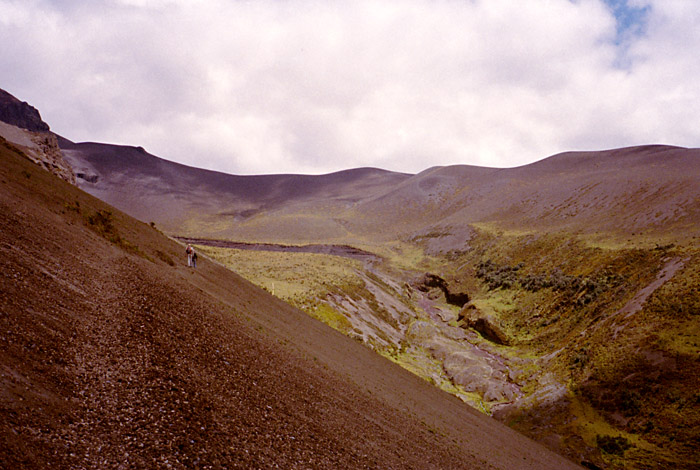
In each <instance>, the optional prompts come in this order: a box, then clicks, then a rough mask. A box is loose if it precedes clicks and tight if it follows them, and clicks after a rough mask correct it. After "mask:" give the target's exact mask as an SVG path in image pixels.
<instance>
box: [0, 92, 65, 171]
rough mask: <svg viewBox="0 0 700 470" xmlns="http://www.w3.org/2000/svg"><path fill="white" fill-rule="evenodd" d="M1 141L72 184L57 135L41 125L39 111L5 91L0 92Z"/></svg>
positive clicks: (44, 124)
mask: <svg viewBox="0 0 700 470" xmlns="http://www.w3.org/2000/svg"><path fill="white" fill-rule="evenodd" d="M0 138H2V139H3V140H5V141H7V142H9V143H10V144H11V145H13V146H14V147H16V148H17V149H18V150H20V151H21V153H22V154H23V155H24V156H26V157H27V158H28V159H29V160H31V161H33V162H34V163H36V164H37V165H39V166H41V167H43V168H44V169H46V170H47V171H49V172H51V173H53V174H54V175H56V176H58V177H59V178H63V179H64V180H66V181H68V182H70V183H72V184H75V175H74V174H73V169H72V167H71V166H70V164H68V162H66V160H65V159H64V158H63V153H62V152H61V149H60V148H59V146H58V139H57V137H56V135H55V134H53V133H52V132H50V130H49V125H48V124H46V123H45V122H44V121H42V119H41V116H40V115H39V111H37V110H36V109H35V108H34V107H32V106H30V105H29V104H27V103H26V102H23V101H19V100H18V99H17V98H15V97H14V96H12V95H10V94H9V93H7V92H6V91H4V90H0Z"/></svg>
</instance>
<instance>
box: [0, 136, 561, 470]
mask: <svg viewBox="0 0 700 470" xmlns="http://www.w3.org/2000/svg"><path fill="white" fill-rule="evenodd" d="M0 156H1V158H2V162H3V164H2V165H0V206H1V207H2V210H1V211H0V228H1V229H0V237H2V240H1V243H0V250H1V251H2V253H1V256H0V263H2V269H1V270H0V272H1V273H2V274H1V277H0V285H1V288H2V292H3V296H2V310H1V311H2V315H1V316H0V325H1V327H2V329H1V331H2V336H3V341H2V349H1V351H0V352H1V356H0V360H1V363H0V367H1V369H2V375H0V413H1V414H2V420H0V423H1V424H0V440H1V442H2V445H0V449H2V450H1V451H0V466H1V467H3V468H47V467H49V466H51V467H55V468H124V467H135V468H192V467H202V468H207V467H209V468H274V467H277V466H279V467H280V468H397V469H398V468H504V469H506V468H507V469H514V468H532V469H541V468H553V469H561V468H568V467H572V468H573V465H572V464H570V463H569V462H567V461H566V460H564V459H563V458H561V457H559V456H557V455H556V454H553V453H551V452H549V451H547V450H545V449H544V448H542V447H540V446H539V445H537V444H535V443H533V442H532V441H529V440H528V439H526V438H524V437H522V436H520V435H519V434H517V433H515V432H514V431H511V430H509V429H508V428H506V427H504V426H502V425H501V424H499V423H497V422H495V421H493V420H491V419H490V418H487V417H485V416H482V415H480V414H478V413H476V412H474V411H473V410H471V408H469V407H467V406H466V405H464V404H463V403H461V402H460V401H459V400H457V399H455V398H453V397H450V396H449V395H447V394H444V393H442V392H440V391H438V390H437V389H435V388H433V387H431V386H430V385H429V384H427V383H426V382H424V381H422V380H420V379H418V378H417V377H415V376H413V375H411V374H408V373H407V372H405V371H403V370H402V369H400V368H398V367H396V366H394V365H392V364H391V363H389V362H388V361H386V360H384V359H383V358H381V357H379V356H377V355H375V354H374V353H372V352H371V351H369V350H367V349H366V348H364V347H363V346H362V345H361V344H359V343H357V342H355V341H353V340H350V339H348V338H346V337H344V336H342V335H339V334H337V333H336V332H334V331H333V330H331V329H330V328H328V327H326V326H324V325H322V324H320V323H319V322H316V321H315V320H312V319H310V318H309V317H307V316H306V315H304V314H303V313H301V312H299V311H298V310H296V309H294V308H291V307H289V306H288V305H287V304H285V303H283V302H281V301H279V300H277V299H275V298H273V297H271V296H269V295H268V294H266V293H265V292H264V291H262V290H260V289H257V288H255V287H253V286H252V285H251V284H249V283H247V282H246V281H244V280H242V279H241V278H240V277H238V276H237V275H235V274H233V273H232V272H231V271H228V270H226V269H224V268H222V267H221V266H220V265H217V264H215V263H213V262H211V261H208V260H207V259H204V258H202V259H201V260H200V264H199V266H198V267H197V269H196V270H195V269H190V268H187V267H186V266H184V264H183V260H182V256H181V255H182V247H181V246H180V245H178V244H177V243H175V242H173V241H171V240H169V239H167V238H166V237H164V236H163V235H162V234H161V233H160V232H159V231H157V230H156V229H154V228H152V227H150V226H148V225H146V224H143V223H140V222H137V221H135V220H134V219H132V218H130V217H128V216H126V215H125V214H123V213H121V212H119V211H117V210H115V209H112V208H110V207H109V206H108V205H106V204H104V203H102V202H100V201H98V200H96V199H94V198H93V197H91V196H88V195H87V194H85V193H83V192H82V191H80V190H78V189H77V188H75V187H74V186H71V185H69V184H68V183H66V182H64V181H62V180H59V179H58V178H56V177H54V176H53V175H50V174H49V173H48V172H46V171H44V170H43V169H41V168H39V167H38V166H36V165H34V164H32V163H31V162H30V161H29V160H26V159H25V158H23V157H22V156H21V155H20V154H19V152H18V151H16V150H14V147H13V146H12V145H9V144H7V143H3V144H2V146H0Z"/></svg>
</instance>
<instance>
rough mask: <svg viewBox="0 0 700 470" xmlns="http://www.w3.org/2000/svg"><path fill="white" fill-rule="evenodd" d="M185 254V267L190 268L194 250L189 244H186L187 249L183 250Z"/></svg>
mask: <svg viewBox="0 0 700 470" xmlns="http://www.w3.org/2000/svg"><path fill="white" fill-rule="evenodd" d="M185 253H187V266H189V267H191V266H192V257H193V256H194V248H192V245H190V244H189V243H188V244H187V248H185Z"/></svg>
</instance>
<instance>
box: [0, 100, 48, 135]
mask: <svg viewBox="0 0 700 470" xmlns="http://www.w3.org/2000/svg"><path fill="white" fill-rule="evenodd" d="M0 121H2V122H6V123H8V124H12V125H13V126H16V127H20V128H22V129H26V130H28V131H33V132H48V131H49V125H48V124H46V123H45V122H44V121H43V120H42V119H41V115H40V114H39V111H37V109H36V108H35V107H33V106H31V105H30V104H29V103H27V102H26V101H20V100H18V99H17V98H15V97H14V96H12V95H11V94H9V93H8V92H6V91H5V90H0Z"/></svg>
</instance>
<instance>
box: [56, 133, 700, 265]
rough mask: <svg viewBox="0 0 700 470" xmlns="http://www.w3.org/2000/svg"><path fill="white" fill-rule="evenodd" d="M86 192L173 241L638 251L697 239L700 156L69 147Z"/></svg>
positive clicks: (677, 152)
mask: <svg viewBox="0 0 700 470" xmlns="http://www.w3.org/2000/svg"><path fill="white" fill-rule="evenodd" d="M59 143H60V145H61V148H62V151H63V153H64V156H65V158H66V159H67V160H68V161H69V162H70V163H71V165H72V166H73V168H74V169H75V171H76V173H77V176H78V178H77V181H78V185H79V187H81V188H82V189H84V190H85V191H87V192H89V193H90V194H93V195H95V196H97V197H99V198H100V199H102V200H105V201H107V202H109V203H110V204H113V205H114V206H115V207H117V208H120V209H122V210H124V211H126V212H127V213H129V214H131V215H133V216H135V217H137V218H139V219H140V220H143V221H146V222H151V221H153V222H155V223H156V224H157V225H158V226H159V227H161V228H163V229H164V230H165V231H166V232H169V233H177V234H179V235H187V236H193V237H207V238H223V239H232V240H237V241H253V242H282V243H313V242H321V243H350V244H355V245H361V244H363V243H369V244H376V243H386V242H387V241H392V240H399V239H400V240H407V241H411V240H416V239H418V238H422V239H425V238H432V239H433V242H434V245H435V248H436V249H437V251H444V252H447V251H449V250H460V249H462V248H464V246H465V244H467V243H468V240H469V239H470V237H471V236H472V234H473V228H475V227H479V226H481V227H484V226H486V227H487V228H499V229H502V230H516V231H519V232H522V231H529V232H531V233H536V232H539V233H542V232H558V231H564V232H567V233H570V234H585V235H594V236H596V235H600V236H603V237H607V238H610V237H612V238H616V239H618V240H619V241H626V240H627V239H628V238H629V236H630V235H634V236H637V237H639V236H648V237H652V238H653V239H654V240H656V241H662V239H664V238H666V239H670V238H672V239H673V240H674V241H677V240H678V239H679V238H691V237H692V236H694V235H695V227H696V224H697V222H698V220H700V206H699V205H698V203H697V187H698V184H700V181H699V180H698V178H699V177H700V176H699V175H700V149H686V148H680V147H672V146H665V145H648V146H639V147H629V148H623V149H614V150H606V151H597V152H568V153H563V154H559V155H554V156H552V157H549V158H546V159H544V160H541V161H539V162H536V163H533V164H530V165H525V166H522V167H517V168H505V169H498V168H482V167H473V166H466V165H459V166H449V167H435V168H430V169H428V170H425V171H423V172H421V173H419V174H417V175H407V174H402V173H392V172H387V171H382V170H377V169H367V168H365V169H356V170H348V171H343V172H338V173H333V174H330V175H320V176H310V175H267V176H235V175H226V174H222V173H216V172H211V171H206V170H199V169H195V168H190V167H186V166H183V165H179V164H176V163H172V162H168V161H166V160H162V159H159V158H157V157H154V156H152V155H150V154H148V153H146V152H145V151H143V149H140V148H136V147H118V146H113V145H106V144H91V143H84V144H73V143H71V142H69V141H67V140H66V139H62V138H60V139H59Z"/></svg>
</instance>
